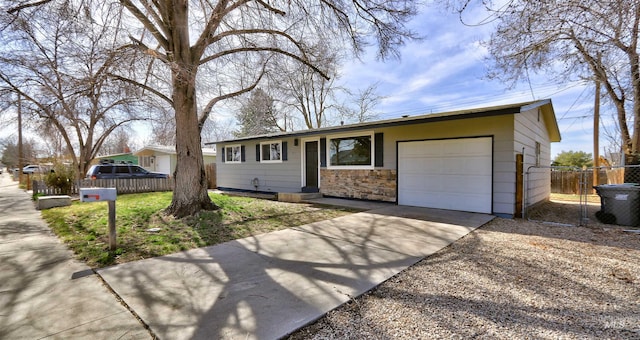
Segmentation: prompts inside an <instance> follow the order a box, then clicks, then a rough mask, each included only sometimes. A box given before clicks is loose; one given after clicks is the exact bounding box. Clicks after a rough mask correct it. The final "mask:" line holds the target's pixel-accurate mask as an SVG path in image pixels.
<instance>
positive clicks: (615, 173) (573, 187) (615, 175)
mask: <svg viewBox="0 0 640 340" xmlns="http://www.w3.org/2000/svg"><path fill="white" fill-rule="evenodd" d="M598 174H599V180H598V185H602V184H621V183H624V168H615V169H599V173H598ZM582 176H585V179H584V180H586V181H587V187H588V188H591V187H592V186H593V170H592V169H589V170H584V171H582V170H570V171H564V170H553V171H551V192H552V193H556V194H575V195H579V194H580V180H581V177H582Z"/></svg>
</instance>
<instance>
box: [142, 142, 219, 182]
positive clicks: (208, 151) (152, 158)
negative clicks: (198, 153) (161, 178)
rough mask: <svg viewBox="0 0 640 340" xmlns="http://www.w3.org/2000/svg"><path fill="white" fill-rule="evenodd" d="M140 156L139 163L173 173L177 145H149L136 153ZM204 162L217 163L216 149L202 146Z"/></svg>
mask: <svg viewBox="0 0 640 340" xmlns="http://www.w3.org/2000/svg"><path fill="white" fill-rule="evenodd" d="M134 155H135V156H137V157H138V165H140V166H141V167H143V168H145V169H147V170H149V171H152V172H159V173H163V174H167V175H172V176H173V172H174V171H175V170H176V163H177V161H178V157H177V153H176V147H175V146H164V145H149V146H145V147H144V148H142V149H140V150H138V151H136V152H135V153H134ZM202 156H203V158H204V164H205V165H206V164H215V163H216V149H215V148H202Z"/></svg>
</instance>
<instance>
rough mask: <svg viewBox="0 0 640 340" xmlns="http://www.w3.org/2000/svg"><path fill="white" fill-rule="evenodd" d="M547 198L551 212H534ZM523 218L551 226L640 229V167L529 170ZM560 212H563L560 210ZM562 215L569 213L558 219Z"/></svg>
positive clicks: (525, 182) (548, 210)
mask: <svg viewBox="0 0 640 340" xmlns="http://www.w3.org/2000/svg"><path fill="white" fill-rule="evenodd" d="M549 181H550V182H551V183H550V188H551V195H550V198H551V200H552V201H553V202H554V208H555V210H556V211H555V212H554V211H553V209H536V208H537V207H539V205H541V204H544V202H546V199H545V197H546V196H547V195H548V194H549ZM523 196H524V197H523V216H524V217H525V218H527V219H532V220H541V221H545V222H551V223H561V224H568V225H581V226H587V225H589V224H594V223H603V224H615V225H623V226H631V227H639V226H640V166H639V165H632V166H608V167H598V168H588V169H577V168H567V167H530V168H529V169H527V171H526V172H525V174H524V193H523ZM561 210H564V211H561ZM562 212H565V213H567V212H571V213H570V214H568V215H569V218H568V219H567V218H565V219H562V218H561V217H560V215H562V214H561V213H562ZM564 215H565V216H566V215H567V214H564Z"/></svg>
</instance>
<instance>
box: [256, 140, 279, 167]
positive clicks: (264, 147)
mask: <svg viewBox="0 0 640 340" xmlns="http://www.w3.org/2000/svg"><path fill="white" fill-rule="evenodd" d="M260 160H261V161H262V162H282V142H280V141H277V142H268V143H260Z"/></svg>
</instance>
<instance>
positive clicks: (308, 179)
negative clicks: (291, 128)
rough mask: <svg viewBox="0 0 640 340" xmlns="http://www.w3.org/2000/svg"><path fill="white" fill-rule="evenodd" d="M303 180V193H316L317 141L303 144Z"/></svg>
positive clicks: (317, 189)
mask: <svg viewBox="0 0 640 340" xmlns="http://www.w3.org/2000/svg"><path fill="white" fill-rule="evenodd" d="M304 150H305V151H304V160H305V161H304V162H305V164H304V178H305V186H304V187H303V188H302V191H303V192H318V191H319V188H318V141H313V142H305V143H304Z"/></svg>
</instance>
